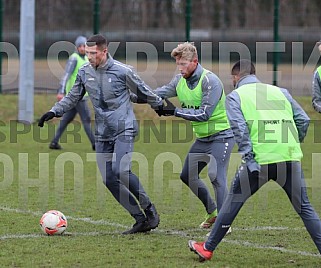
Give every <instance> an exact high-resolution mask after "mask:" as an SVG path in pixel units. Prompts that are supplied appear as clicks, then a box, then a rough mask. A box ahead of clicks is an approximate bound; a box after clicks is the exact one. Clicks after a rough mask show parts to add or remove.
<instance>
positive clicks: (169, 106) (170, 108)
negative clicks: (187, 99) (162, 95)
mask: <svg viewBox="0 0 321 268" xmlns="http://www.w3.org/2000/svg"><path fill="white" fill-rule="evenodd" d="M165 102H166V106H162V107H161V109H160V107H159V109H158V110H155V111H156V113H157V114H158V115H159V116H162V115H163V116H171V115H174V114H175V109H176V107H175V105H174V104H173V103H172V102H171V101H169V100H168V99H165Z"/></svg>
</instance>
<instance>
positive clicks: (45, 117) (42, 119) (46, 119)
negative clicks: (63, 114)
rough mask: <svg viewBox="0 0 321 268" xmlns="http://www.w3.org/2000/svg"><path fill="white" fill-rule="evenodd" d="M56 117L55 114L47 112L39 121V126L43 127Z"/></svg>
mask: <svg viewBox="0 0 321 268" xmlns="http://www.w3.org/2000/svg"><path fill="white" fill-rule="evenodd" d="M54 117H55V113H53V112H47V113H45V114H44V115H43V116H41V118H40V119H39V122H38V126H39V127H43V123H44V122H45V121H48V120H50V119H52V118H54Z"/></svg>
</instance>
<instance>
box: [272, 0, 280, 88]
mask: <svg viewBox="0 0 321 268" xmlns="http://www.w3.org/2000/svg"><path fill="white" fill-rule="evenodd" d="M279 7H280V5H279V0H274V24H273V39H274V40H273V41H274V53H273V85H275V86H277V83H278V75H277V70H278V64H279V52H277V51H278V46H279V44H278V43H277V42H279Z"/></svg>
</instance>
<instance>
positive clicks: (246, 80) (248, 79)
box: [235, 74, 260, 89]
mask: <svg viewBox="0 0 321 268" xmlns="http://www.w3.org/2000/svg"><path fill="white" fill-rule="evenodd" d="M253 83H260V80H259V79H257V77H256V75H254V74H250V75H246V76H243V77H242V78H241V79H240V80H239V81H238V82H237V84H236V86H235V89H237V88H239V87H241V86H243V85H246V84H253Z"/></svg>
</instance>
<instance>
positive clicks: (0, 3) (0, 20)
mask: <svg viewBox="0 0 321 268" xmlns="http://www.w3.org/2000/svg"><path fill="white" fill-rule="evenodd" d="M2 25H3V1H2V0H0V46H1V42H2V41H3V40H2V31H3V27H2ZM1 50H2V47H0V94H2V53H1Z"/></svg>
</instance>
